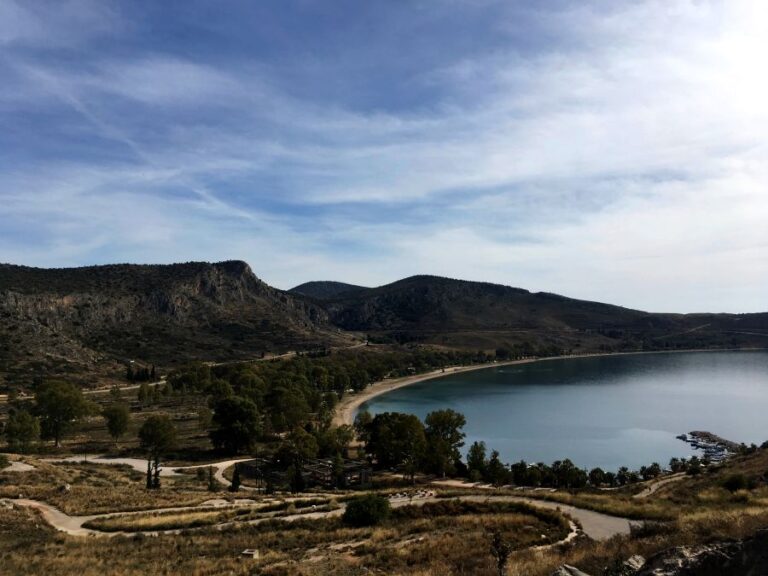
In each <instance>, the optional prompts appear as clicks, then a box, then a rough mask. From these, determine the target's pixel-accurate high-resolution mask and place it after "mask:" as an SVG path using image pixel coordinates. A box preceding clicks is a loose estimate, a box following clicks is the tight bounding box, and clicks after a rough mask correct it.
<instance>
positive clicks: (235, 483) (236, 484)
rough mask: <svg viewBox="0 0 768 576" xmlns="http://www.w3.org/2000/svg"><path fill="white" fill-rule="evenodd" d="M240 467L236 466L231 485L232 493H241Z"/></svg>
mask: <svg viewBox="0 0 768 576" xmlns="http://www.w3.org/2000/svg"><path fill="white" fill-rule="evenodd" d="M240 484H241V481H240V467H239V466H238V465H237V464H235V471H234V472H232V484H230V485H229V491H230V492H239V491H240Z"/></svg>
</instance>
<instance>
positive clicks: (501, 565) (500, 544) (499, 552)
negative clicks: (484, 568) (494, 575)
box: [491, 530, 512, 576]
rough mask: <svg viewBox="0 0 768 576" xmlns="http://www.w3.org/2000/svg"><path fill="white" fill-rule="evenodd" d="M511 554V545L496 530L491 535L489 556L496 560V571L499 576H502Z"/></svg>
mask: <svg viewBox="0 0 768 576" xmlns="http://www.w3.org/2000/svg"><path fill="white" fill-rule="evenodd" d="M511 554H512V545H511V544H510V543H509V542H507V541H506V540H505V539H504V537H503V536H502V535H501V532H499V531H498V530H496V531H494V532H493V534H492V535H491V556H493V558H494V560H496V570H497V572H498V575H499V576H504V574H505V573H506V570H507V562H508V561H509V557H510V555H511Z"/></svg>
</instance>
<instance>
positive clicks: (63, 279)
mask: <svg viewBox="0 0 768 576" xmlns="http://www.w3.org/2000/svg"><path fill="white" fill-rule="evenodd" d="M333 332H337V331H332V330H331V329H330V326H329V324H328V318H327V314H326V313H325V311H324V310H323V309H322V308H320V307H318V306H317V305H315V304H313V303H312V302H310V301H308V300H307V299H305V298H303V297H301V296H298V295H294V294H288V293H286V292H283V291H281V290H277V289H275V288H272V287H270V286H268V285H267V284H265V283H264V282H262V281H261V280H259V279H258V278H257V277H256V276H255V275H254V274H253V272H252V271H251V269H250V267H249V266H248V265H247V264H246V263H244V262H238V261H230V262H220V263H216V264H209V263H203V262H191V263H186V264H172V265H155V266H141V265H130V264H120V265H109V266H92V267H85V268H62V269H40V268H28V267H24V266H12V265H2V266H0V374H1V373H3V372H4V373H6V375H7V376H8V378H9V380H12V379H21V380H29V379H30V378H33V377H34V376H37V375H42V374H51V373H55V374H62V373H75V374H78V373H93V372H97V373H109V372H114V371H115V370H118V371H120V370H122V369H123V368H121V365H122V364H123V363H125V362H128V361H130V360H137V361H139V362H141V363H145V364H150V363H151V364H157V365H159V366H170V365H173V364H176V363H178V362H184V361H188V360H192V359H202V360H213V361H217V360H220V361H223V360H231V359H240V358H253V357H258V355H260V354H261V353H262V352H265V353H268V352H281V351H286V350H296V349H304V348H312V347H315V346H318V345H323V344H325V343H328V342H330V341H333V340H334V339H338V336H335V335H333Z"/></svg>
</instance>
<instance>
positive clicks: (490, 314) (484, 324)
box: [0, 261, 768, 386]
mask: <svg viewBox="0 0 768 576" xmlns="http://www.w3.org/2000/svg"><path fill="white" fill-rule="evenodd" d="M346 332H354V333H357V334H360V333H364V334H367V335H368V337H369V339H370V340H371V341H373V342H378V343H391V344H409V345H410V344H411V343H418V344H427V345H437V346H443V347H449V348H462V349H471V350H486V351H492V350H496V349H502V350H510V351H511V352H512V353H513V354H517V355H519V354H521V353H522V354H559V353H563V352H565V353H568V352H574V353H584V352H600V351H606V352H607V351H614V352H615V351H627V350H667V349H672V350H674V349H681V348H714V347H717V348H731V347H733V348H738V347H768V314H742V315H733V314H689V315H683V314H653V313H649V312H643V311H639V310H631V309H628V308H622V307H620V306H613V305H609V304H601V303H598V302H588V301H584V300H574V299H572V298H566V297H564V296H558V295H555V294H548V293H542V292H539V293H533V292H529V291H527V290H523V289H521V288H512V287H509V286H501V285H498V284H489V283H485V282H469V281H464V280H452V279H450V278H440V277H436V276H413V277H411V278H406V279H404V280H400V281H398V282H394V283H392V284H388V285H386V286H380V287H378V288H364V287H361V286H353V285H350V284H343V283H341V282H308V283H306V284H302V285H301V286H297V287H296V288H294V289H293V290H291V291H289V292H285V291H282V290H278V289H276V288H273V287H271V286H268V285H267V284H265V283H264V282H262V281H261V280H259V279H258V278H257V277H256V276H255V275H254V274H253V272H252V271H251V269H250V267H249V266H248V265H247V264H246V263H245V262H239V261H230V262H219V263H215V264H209V263H204V262H190V263H186V264H172V265H163V266H161V265H156V266H145V265H133V264H116V265H108V266H92V267H86V268H61V269H40V268H29V267H25V266H13V265H0V386H1V385H2V380H3V379H4V380H6V381H7V382H10V383H14V382H18V383H29V382H30V381H32V380H33V379H34V378H35V377H37V376H48V377H50V376H51V375H59V376H66V377H72V378H79V379H80V380H81V381H92V380H93V378H98V377H99V376H104V375H112V376H114V375H119V374H120V372H121V371H122V370H123V369H124V366H125V363H127V362H129V361H131V360H134V361H136V362H138V363H140V364H145V365H148V364H156V365H157V366H158V367H161V368H169V367H172V366H174V365H176V364H178V363H182V362H187V361H190V360H203V361H229V360H239V359H253V358H258V357H260V355H261V354H262V353H267V354H269V353H275V352H285V351H290V350H310V349H314V348H317V347H321V346H344V345H346V344H348V343H349V342H350V341H351V340H352V339H351V335H350V334H347V333H346ZM86 376H87V377H88V379H89V380H84V378H85V377H86Z"/></svg>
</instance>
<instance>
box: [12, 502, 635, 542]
mask: <svg viewBox="0 0 768 576" xmlns="http://www.w3.org/2000/svg"><path fill="white" fill-rule="evenodd" d="M458 499H459V500H462V501H465V502H488V501H494V502H521V503H525V504H528V505H530V506H533V507H537V508H543V509H547V510H559V511H560V512H562V513H564V514H566V515H568V516H570V517H571V518H573V519H574V520H577V521H578V522H579V523H580V524H581V528H582V530H583V532H584V534H586V535H587V536H589V537H590V538H592V539H594V540H606V539H608V538H611V537H612V536H615V535H617V534H628V533H629V531H630V526H631V525H632V523H631V522H630V520H628V519H626V518H617V517H615V516H608V515H606V514H601V513H599V512H593V511H591V510H584V509H581V508H576V507H574V506H568V505H564V504H559V503H556V502H549V501H542V500H535V499H532V498H525V497H521V496H506V495H503V496H485V495H480V496H461V497H458ZM442 500H444V499H440V498H436V497H428V498H421V499H415V500H411V499H409V498H402V499H393V500H392V501H391V503H392V507H393V508H399V507H401V506H408V505H417V506H420V505H424V504H426V503H428V502H439V501H442ZM7 501H8V502H11V503H13V504H14V505H17V506H23V507H27V508H33V509H35V510H38V511H39V512H40V513H41V514H42V516H43V518H44V519H45V521H46V522H48V523H49V524H50V525H51V526H53V527H54V528H55V529H57V530H59V531H61V532H65V533H67V534H70V535H72V536H106V537H111V536H117V535H126V534H135V533H136V532H105V531H101V530H96V529H92V528H85V527H84V524H86V523H87V522H89V521H90V520H95V519H97V518H112V517H116V516H121V517H122V516H131V515H138V514H150V513H163V512H194V511H199V510H211V509H212V508H222V509H223V508H235V507H242V506H252V505H253V503H254V502H253V501H252V500H243V501H240V502H238V501H235V502H234V503H231V504H228V505H224V506H222V505H220V504H219V505H215V504H214V505H212V504H211V503H210V502H208V503H205V502H204V503H203V504H200V505H198V506H183V507H175V508H158V509H154V510H138V511H134V512H108V513H104V514H92V515H86V516H70V515H68V514H66V513H64V512H62V511H61V510H59V509H58V508H56V507H54V506H51V505H50V504H46V503H45V502H40V501H37V500H28V499H9V500H7ZM343 513H344V505H343V504H342V505H341V507H340V508H339V509H337V510H331V511H318V512H305V513H299V514H291V515H287V516H264V517H262V518H257V519H254V520H249V521H244V522H242V523H244V524H259V523H261V522H266V521H268V520H281V521H286V522H290V521H292V520H297V519H310V520H311V519H320V518H330V517H333V516H339V515H341V514H343ZM240 523H241V522H230V521H226V522H222V523H219V524H212V525H210V526H207V528H219V529H221V528H224V527H226V526H230V525H233V524H240ZM571 526H572V527H571V534H569V536H568V540H571V539H573V538H575V536H576V534H575V527H574V526H573V525H572V524H571ZM179 532H181V530H180V529H170V530H157V531H148V532H147V531H143V533H144V534H152V535H157V534H178V533H179Z"/></svg>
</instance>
